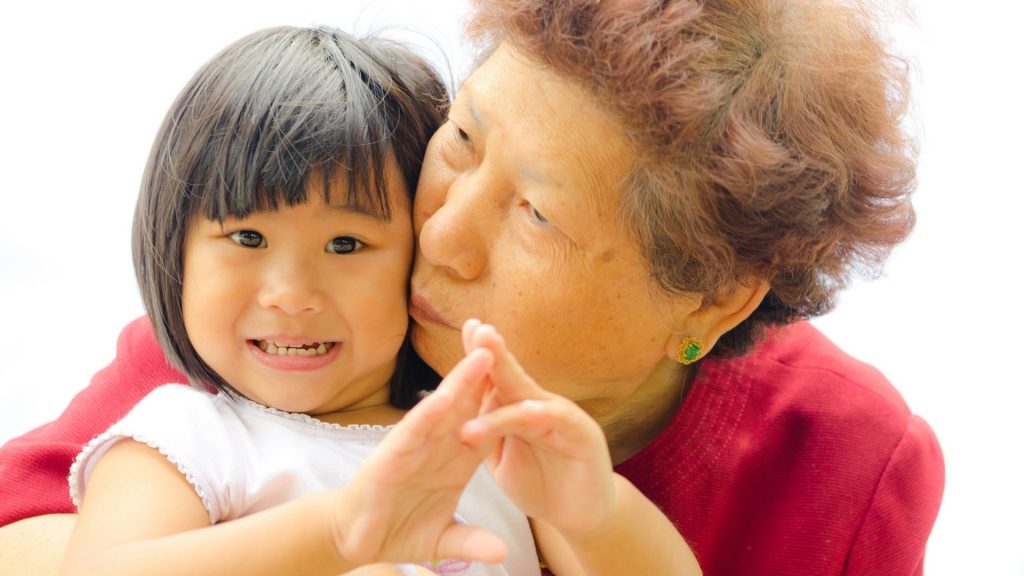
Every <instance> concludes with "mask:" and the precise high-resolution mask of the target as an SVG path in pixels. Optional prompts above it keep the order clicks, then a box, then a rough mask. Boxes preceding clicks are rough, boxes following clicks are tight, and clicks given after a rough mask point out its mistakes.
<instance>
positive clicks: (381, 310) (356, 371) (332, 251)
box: [182, 170, 413, 419]
mask: <svg viewBox="0 0 1024 576" xmlns="http://www.w3.org/2000/svg"><path fill="white" fill-rule="evenodd" d="M340 173H341V171H340V170H339V171H338V172H337V173H336V174H340ZM310 180H311V181H310V189H309V198H310V200H309V202H307V203H306V204H302V205H298V206H292V207H281V208H280V209H278V210H276V211H266V212H258V213H254V214H251V215H250V216H248V217H247V218H244V219H229V220H226V221H225V222H224V223H223V224H221V223H219V222H217V221H211V220H206V219H205V218H202V217H197V218H194V219H193V221H192V223H191V225H190V227H189V230H188V235H187V238H186V242H185V253H184V254H185V255H184V271H185V272H184V275H185V278H184V284H183V287H182V306H183V308H184V319H185V328H186V330H187V331H188V336H189V339H190V340H191V342H192V344H193V346H194V347H195V349H196V351H197V352H198V353H199V355H200V357H202V359H203V360H204V361H205V362H206V363H207V364H209V365H210V367H211V368H213V369H214V370H215V371H216V372H217V373H218V374H220V376H221V377H222V378H223V379H224V380H225V381H227V382H228V383H229V384H230V385H231V386H232V387H234V388H235V389H236V390H237V391H239V392H240V393H242V394H244V395H245V396H246V397H248V398H250V399H252V400H254V401H256V402H259V403H261V404H264V405H267V406H272V407H275V408H278V409H281V410H286V411H289V412H304V413H307V414H311V415H319V416H324V415H329V414H331V413H335V412H338V411H346V412H350V411H355V410H359V409H363V408H373V407H377V406H384V405H387V401H388V383H389V379H390V377H391V374H392V372H394V369H395V357H396V354H397V353H398V350H399V348H400V347H401V345H402V341H403V338H404V337H405V333H406V329H407V326H408V316H407V310H406V299H407V288H408V284H407V282H408V277H409V267H410V264H411V260H412V245H413V236H412V223H411V219H410V214H409V201H408V195H407V194H406V191H405V189H404V186H402V185H401V181H402V180H401V176H400V175H399V173H398V171H397V170H391V171H390V172H389V178H388V180H389V182H390V183H391V184H390V188H391V189H390V191H389V193H390V197H391V204H392V212H393V217H392V219H391V222H384V221H382V220H379V219H377V218H376V217H374V216H371V215H367V214H365V213H361V212H359V211H356V210H354V209H352V208H351V207H347V206H343V205H340V204H335V203H333V202H332V203H331V204H327V203H325V202H324V201H323V199H322V193H321V182H320V180H319V178H316V177H314V178H311V179H310ZM345 192H346V182H345V181H344V180H343V179H342V178H341V176H336V178H335V181H334V183H333V190H332V197H336V198H345V196H346V193H345ZM327 419H330V418H327Z"/></svg>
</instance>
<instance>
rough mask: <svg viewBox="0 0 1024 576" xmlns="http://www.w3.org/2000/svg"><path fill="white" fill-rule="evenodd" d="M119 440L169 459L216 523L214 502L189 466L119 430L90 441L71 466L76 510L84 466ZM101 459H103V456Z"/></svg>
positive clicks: (138, 436)
mask: <svg viewBox="0 0 1024 576" xmlns="http://www.w3.org/2000/svg"><path fill="white" fill-rule="evenodd" d="M119 438H120V439H124V440H135V441H136V442H141V443H143V444H145V445H146V446H149V447H150V448H153V449H154V450H156V451H157V452H159V453H160V454H161V455H162V456H163V457H164V458H167V460H168V461H169V462H170V463H171V464H174V465H175V466H176V467H177V468H178V472H181V474H182V476H184V477H185V480H187V481H188V483H189V484H190V485H191V486H192V489H193V490H195V491H196V495H197V496H199V499H200V500H201V501H202V503H203V508H205V509H206V513H207V515H208V516H209V519H210V524H211V525H212V524H214V523H215V520H216V519H215V518H214V517H213V502H212V501H211V500H210V495H209V494H207V493H206V491H205V490H203V488H202V487H201V486H199V484H198V483H197V482H196V479H195V476H194V475H193V474H192V471H191V470H190V469H189V467H188V466H185V465H184V464H183V463H181V462H178V461H177V459H176V458H174V457H173V456H171V455H170V454H168V453H167V452H166V451H165V450H164V449H163V448H161V447H160V446H159V445H157V443H156V442H155V441H153V440H149V439H147V438H146V437H145V436H144V435H141V434H128V433H125V432H118V431H117V430H108V431H106V432H104V433H103V434H100V435H99V436H96V437H95V438H93V439H92V440H91V441H89V443H88V444H86V445H85V448H83V449H82V451H81V452H79V453H78V456H77V457H76V458H75V461H74V462H73V463H72V464H71V471H70V472H69V473H68V488H69V490H70V492H71V502H72V503H73V504H74V505H75V509H76V510H77V509H78V507H79V506H81V503H82V492H81V489H80V487H79V480H80V478H81V477H82V476H81V474H79V471H80V470H81V468H82V466H83V465H85V461H86V460H87V459H89V458H90V457H92V456H93V453H94V452H96V450H97V449H99V448H100V447H101V446H103V445H104V444H106V443H107V442H110V441H113V440H115V439H119ZM112 445H113V442H112V443H111V446H112ZM108 450H109V448H108ZM100 457H101V458H102V455H101V456H100Z"/></svg>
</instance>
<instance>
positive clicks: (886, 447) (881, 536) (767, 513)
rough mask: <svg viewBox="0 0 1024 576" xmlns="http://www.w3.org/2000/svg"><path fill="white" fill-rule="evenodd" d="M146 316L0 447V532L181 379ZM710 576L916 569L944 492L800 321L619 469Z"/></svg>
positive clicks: (44, 507) (834, 353)
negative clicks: (36, 424) (57, 403)
mask: <svg viewBox="0 0 1024 576" xmlns="http://www.w3.org/2000/svg"><path fill="white" fill-rule="evenodd" d="M183 381H184V378H182V376H181V375H180V374H179V373H177V372H175V371H174V370H173V369H172V368H171V367H170V366H169V365H168V364H167V362H166V361H165V360H164V357H163V354H162V353H161V351H160V348H159V346H158V345H157V343H156V340H155V338H154V337H153V332H152V330H151V328H150V325H149V323H148V321H147V320H146V319H144V318H142V319H139V320H136V321H134V322H132V323H131V324H129V325H128V326H127V327H126V328H125V329H124V331H123V332H122V334H121V336H120V338H119V339H118V346H117V357H116V358H115V359H114V361H113V362H112V363H111V364H110V365H109V366H107V367H106V368H105V369H103V370H102V371H100V372H99V373H97V374H96V376H94V377H93V380H92V382H91V383H90V385H89V387H88V388H86V389H85V390H83V391H82V392H81V393H79V394H78V395H77V396H76V397H75V398H74V400H72V402H71V404H70V406H68V408H67V410H65V412H64V413H63V414H62V415H61V416H60V418H58V419H57V420H55V421H54V422H51V423H49V424H46V425H44V426H42V427H40V428H37V429H35V430H33V431H31V432H29V433H27V434H25V435H24V436H21V437H19V438H16V439H14V440H11V441H10V442H8V443H7V444H6V445H4V446H3V447H2V448H0V525H4V524H8V523H10V522H14V521H17V520H20V519H22V518H27V517H30V516H38V515H41V514H51V513H59V512H73V511H74V509H73V507H72V505H71V501H70V497H69V495H68V486H67V474H68V470H69V468H70V466H71V461H72V459H73V458H74V457H75V456H76V455H77V454H78V451H79V450H80V449H81V447H82V445H84V444H85V443H86V442H88V441H89V440H90V439H92V437H93V436H95V435H96V434H99V433H100V432H102V431H104V430H106V428H107V427H109V426H110V425H111V424H113V423H114V422H115V421H116V420H118V419H119V418H120V417H121V416H123V415H124V414H125V413H126V412H127V411H128V410H129V409H130V408H131V407H132V406H133V405H134V404H135V403H136V402H138V401H139V399H141V398H142V397H143V396H145V395H146V393H148V392H149V391H150V390H151V389H152V388H154V387H155V386H158V385H160V384H164V383H167V382H183ZM617 471H618V472H620V473H621V474H623V475H624V476H626V477H627V478H629V479H630V481H632V482H633V483H634V484H635V485H636V486H637V487H638V488H639V489H640V490H642V491H643V492H644V494H646V495H647V496H648V497H649V498H651V500H653V501H654V502H655V503H657V504H658V505H659V506H660V507H661V508H662V510H664V512H665V514H666V515H668V516H669V518H671V519H672V520H673V522H675V524H676V526H677V527H678V528H679V531H680V532H681V533H682V535H683V536H684V537H685V538H686V540H687V542H689V543H690V545H691V546H692V547H693V549H694V552H695V553H696V554H697V558H698V560H699V561H700V564H701V567H702V568H703V570H704V574H705V575H707V576H718V575H733V574H735V575H741V576H756V575H760V574H765V575H768V574H770V575H785V574H793V575H800V576H806V575H811V574H843V575H846V576H861V575H863V576H878V575H886V574H892V575H900V576H909V575H914V574H920V573H921V571H922V562H923V558H924V548H925V541H926V540H927V538H928V534H929V532H930V531H931V527H932V524H933V523H934V521H935V516H936V514H937V512H938V508H939V502H940V500H941V497H942V488H943V481H944V472H943V461H942V454H941V452H940V450H939V446H938V443H937V441H936V439H935V436H934V434H933V433H932V432H931V430H930V429H929V428H928V425H927V424H926V423H925V422H924V421H923V420H921V419H920V418H918V417H916V416H914V415H913V414H911V413H910V411H909V410H908V409H907V406H906V404H905V403H904V402H903V400H902V399H901V398H900V396H899V394H897V392H896V391H895V390H894V389H893V388H892V386H890V385H889V383H888V382H887V381H886V380H885V378H884V377H883V376H882V375H881V374H879V373H878V371H876V370H874V369H873V368H871V367H870V366H867V365H865V364H862V363H860V362H857V361H856V360H853V359H852V358H850V357H849V356H847V355H845V354H844V353H843V352H841V351H840V350H839V349H838V348H836V347H835V346H834V345H833V344H832V343H831V342H829V341H828V340H827V339H826V338H825V337H824V336H823V335H822V334H821V333H820V332H818V331H817V330H816V329H815V328H813V327H812V326H811V325H810V324H807V323H798V324H795V325H793V326H791V327H788V328H785V329H783V330H780V331H778V332H777V333H775V334H774V335H773V336H772V337H771V338H770V339H769V340H767V341H765V342H764V343H762V344H761V345H759V346H758V347H757V348H756V349H755V350H754V351H752V352H751V353H750V354H748V355H747V356H744V357H742V358H733V359H726V360H704V361H702V362H701V369H700V373H699V374H698V376H697V378H695V380H694V382H693V385H692V388H691V390H690V392H689V395H688V396H687V398H686V401H685V403H684V405H683V407H682V409H681V410H680V411H679V413H678V414H677V415H676V417H675V419H674V420H673V422H672V423H671V424H670V425H669V427H668V428H667V429H666V430H665V431H664V432H663V433H662V434H661V435H660V436H659V437H658V438H656V439H655V440H654V442H652V443H651V444H650V445H649V446H648V447H647V448H645V449H644V450H643V451H641V452H640V453H639V454H637V455H636V456H634V457H633V458H631V459H630V460H628V461H627V462H624V463H623V464H621V465H620V466H618V467H617Z"/></svg>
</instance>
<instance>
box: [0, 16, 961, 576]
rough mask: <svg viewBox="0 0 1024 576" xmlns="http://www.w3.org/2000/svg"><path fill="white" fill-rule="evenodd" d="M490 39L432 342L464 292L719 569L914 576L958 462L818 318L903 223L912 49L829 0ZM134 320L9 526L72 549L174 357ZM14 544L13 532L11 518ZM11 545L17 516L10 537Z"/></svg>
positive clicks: (456, 124) (445, 133)
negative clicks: (94, 478)
mask: <svg viewBox="0 0 1024 576" xmlns="http://www.w3.org/2000/svg"><path fill="white" fill-rule="evenodd" d="M471 29H472V31H473V33H474V36H475V38H476V39H477V40H478V41H479V43H480V45H481V46H482V47H483V48H484V58H483V60H482V63H481V64H480V65H479V66H478V68H477V69H476V70H475V72H473V74H472V75H471V76H470V77H469V78H468V79H467V81H466V82H465V84H464V85H463V87H462V88H461V90H460V92H459V94H458V97H457V98H456V99H455V101H454V103H453V105H452V108H451V111H450V116H449V120H448V122H447V123H446V124H445V125H444V126H443V127H442V128H441V129H440V130H439V131H438V133H437V134H435V136H434V137H433V139H432V140H431V143H430V145H429V147H428V150H427V153H426V157H425V160H424V165H423V170H422V174H421V178H420V182H419V186H418V189H417V196H416V201H415V213H414V221H415V228H416V233H417V235H418V238H419V244H418V252H417V255H416V261H415V268H414V271H413V276H412V281H411V284H412V294H411V298H410V310H411V315H412V318H413V320H414V321H415V323H414V325H413V326H412V329H411V334H412V342H413V344H414V346H415V349H416V351H417V352H418V353H419V355H420V356H421V357H422V358H423V360H425V361H426V363H427V364H428V365H429V366H430V367H431V368H432V369H433V370H434V371H436V372H438V373H440V374H445V373H446V372H447V371H448V370H449V369H450V368H451V367H452V366H453V365H454V363H455V362H456V361H457V360H458V359H459V358H460V357H461V356H462V351H463V347H462V342H461V339H460V334H459V327H460V326H461V325H462V323H463V321H464V320H466V319H467V318H471V317H475V318H480V319H482V320H484V321H486V322H488V323H490V324H493V325H494V326H496V327H497V328H498V329H499V330H500V331H501V332H502V334H504V336H505V338H506V340H507V341H508V345H509V348H510V349H511V350H512V351H513V352H514V353H515V355H516V357H517V359H518V361H519V362H520V363H521V364H522V366H523V367H524V368H525V370H526V371H527V372H529V374H530V376H532V378H533V379H534V380H535V381H536V382H537V383H539V385H540V386H539V387H538V386H536V385H534V384H533V381H532V380H529V379H525V378H524V382H523V383H522V384H521V386H522V388H523V389H524V390H526V391H527V392H526V395H528V396H532V397H536V398H538V399H541V400H543V399H545V398H549V397H550V396H549V393H551V392H553V393H557V394H559V395H562V396H565V397H568V398H569V399H571V400H573V401H575V402H576V403H577V404H579V406H581V407H582V408H583V409H585V410H586V412H587V413H589V414H590V415H591V416H592V417H593V418H594V419H595V420H596V421H597V422H598V423H599V424H600V425H601V427H602V428H603V430H604V433H605V435H606V437H607V440H608V445H609V448H610V451H611V455H612V460H613V461H614V462H615V464H616V468H615V470H616V472H617V473H618V474H620V475H621V476H622V477H624V478H625V479H627V480H628V481H629V482H631V483H632V484H633V485H635V486H636V487H637V488H639V490H640V491H642V492H643V494H644V495H646V496H647V497H648V498H649V499H650V500H651V501H653V502H654V503H655V504H657V505H658V506H659V507H660V508H661V510H662V511H663V512H664V514H665V515H667V516H668V518H669V519H670V520H671V521H672V522H673V523H674V525H675V526H676V528H677V529H678V530H679V532H680V534H682V536H683V537H684V538H685V539H686V541H687V542H688V543H689V544H690V545H691V546H692V548H693V551H694V553H695V554H696V556H697V558H698V560H699V561H700V564H701V567H702V568H703V570H704V573H705V574H711V575H715V574H743V575H752V574H845V575H876V574H898V575H912V574H920V573H921V572H922V566H923V557H924V548H925V541H926V540H927V537H928V533H929V531H930V529H931V526H932V524H933V522H934V520H935V515H936V513H937V510H938V506H939V501H940V499H941V493H942V486H943V463H942V457H941V453H940V451H939V448H938V445H937V443H936V440H935V438H934V436H933V434H932V432H931V431H930V429H929V428H928V426H927V425H926V424H925V423H924V421H922V420H921V419H920V418H918V417H916V416H914V415H913V414H911V413H910V411H909V410H908V408H907V406H906V405H905V404H904V403H903V401H902V399H901V398H900V397H899V395H898V394H897V393H896V391H895V390H894V389H893V388H892V387H891V386H890V384H889V383H888V382H887V381H886V380H885V379H884V377H883V376H882V375H881V374H879V373H878V372H877V371H876V370H874V369H872V368H871V367H869V366H867V365H865V364H862V363H860V362H858V361H856V360H854V359H852V358H850V357H849V356H847V355H845V354H844V353H843V352H842V351H840V350H838V349H837V348H836V347H835V346H834V345H833V344H831V343H830V342H829V341H828V340H827V339H826V338H825V337H824V336H822V335H821V334H820V333H819V332H817V331H816V330H815V329H814V328H813V327H812V326H811V325H810V324H808V323H806V322H804V321H802V320H803V319H806V318H808V317H811V316H815V315H818V314H822V313H824V312H827V311H829V310H830V309H831V308H832V307H833V305H834V304H835V300H836V295H837V293H838V291H839V290H840V289H842V288H843V287H844V286H845V285H846V284H847V282H848V280H849V279H850V277H851V274H852V273H854V272H868V273H870V272H871V271H873V270H875V269H876V268H877V267H878V266H879V265H880V264H881V262H882V260H883V259H884V258H885V256H886V255H887V254H888V252H889V251H890V249H891V248H892V247H893V246H894V245H896V244H897V243H899V242H900V241H902V240H903V239H904V238H905V237H906V236H907V234H908V233H909V231H910V229H911V227H912V225H913V221H914V216H913V211H912V209H911V206H910V203H909V195H910V193H911V191H912V189H913V187H914V167H915V166H914V161H913V156H912V150H913V146H912V143H911V142H909V141H908V139H907V137H906V135H905V134H904V132H903V131H902V129H901V120H902V117H903V112H904V110H905V106H906V99H905V98H906V80H905V77H904V72H905V68H904V66H903V65H902V62H901V61H900V60H899V59H897V58H895V57H893V56H892V55H891V54H890V53H889V52H888V47H887V46H886V45H885V43H884V42H883V40H882V37H881V36H880V35H879V33H878V31H877V30H876V29H875V26H874V22H873V19H872V16H871V14H870V12H869V9H868V8H867V7H865V6H860V5H857V4H856V2H846V1H839V0H821V1H817V2H807V1H803V0H773V1H767V0H725V1H720V2H719V1H710V0H709V1H706V2H698V1H695V0H603V1H602V0H566V1H562V2H550V1H548V0H500V1H499V0H494V1H481V2H480V3H479V5H478V6H477V8H476V11H475V16H474V20H473V22H472V24H471ZM180 378H181V377H180V376H179V375H177V374H176V373H175V372H174V371H173V370H172V369H171V368H170V367H168V366H167V365H166V363H165V362H164V361H163V359H162V357H161V356H160V353H159V348H158V346H157V345H156V343H155V341H154V339H153V336H152V331H151V329H150V327H149V326H148V324H147V323H146V322H145V321H137V322H135V323H133V324H131V325H129V326H128V327H127V328H126V329H125V332H124V333H123V335H122V337H121V339H120V342H119V347H118V357H117V358H116V359H115V361H114V363H113V364H112V365H111V366H110V367H108V368H107V369H106V370H104V371H102V372H100V373H99V374H98V375H97V376H96V378H95V379H94V380H93V382H92V384H91V385H90V387H89V388H88V389H87V390H86V391H84V392H82V393H81V394H80V395H79V396H78V397H76V399H75V400H74V401H73V402H72V404H71V406H70V408H69V409H68V411H67V412H65V413H64V415H62V416H61V418H60V419H59V420H57V421H55V422H53V423H51V424H49V425H47V426H45V427H43V428H40V429H37V430H35V431H33V432H31V433H29V434H27V435H25V436H23V437H21V438H19V439H16V440H14V441H12V442H11V443H9V444H8V445H7V446H5V447H4V449H3V452H2V454H0V496H2V497H0V523H5V524H6V523H11V522H14V521H17V520H21V519H25V518H29V517H36V516H44V515H48V516H44V517H41V518H32V519H29V520H23V521H21V522H18V523H17V524H14V525H13V526H11V527H8V528H4V529H3V530H2V531H0V537H2V538H3V539H4V541H5V542H7V543H17V545H19V546H23V548H21V550H23V551H25V554H26V556H25V557H26V558H28V560H25V562H27V563H29V564H36V563H38V564H44V563H45V561H46V559H47V558H49V557H51V556H59V554H60V550H62V546H63V545H64V544H65V542H66V533H65V531H66V530H67V526H68V525H70V524H71V523H72V522H73V517H71V516H57V515H56V514H60V513H67V512H70V511H72V508H71V504H70V502H69V499H68V495H67V488H66V484H65V481H64V477H65V476H66V472H67V469H68V466H69V465H70V460H71V458H72V457H73V456H74V454H75V453H77V451H78V449H79V448H80V445H81V444H82V443H83V442H85V441H87V440H88V439H89V438H90V437H91V436H92V435H94V434H96V433H98V432H100V431H102V430H103V429H104V428H105V427H106V426H108V425H109V424H110V423H111V422H112V421H113V420H114V419H116V418H117V416H118V415H120V414H121V413H123V412H124V411H126V410H127V409H128V408H129V407H130V406H131V405H133V403H134V402H136V401H137V400H138V398H140V397H141V396H142V395H144V394H145V393H146V392H147V391H148V390H149V389H151V388H152V387H153V386H155V385H157V384H160V383H163V382H166V381H171V380H180ZM9 545H14V544H9ZM5 546H8V544H5Z"/></svg>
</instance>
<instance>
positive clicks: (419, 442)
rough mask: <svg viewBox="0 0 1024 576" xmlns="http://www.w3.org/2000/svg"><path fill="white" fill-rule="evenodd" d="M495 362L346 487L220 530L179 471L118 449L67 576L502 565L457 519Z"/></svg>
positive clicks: (496, 548)
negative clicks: (468, 436)
mask: <svg viewBox="0 0 1024 576" xmlns="http://www.w3.org/2000/svg"><path fill="white" fill-rule="evenodd" d="M492 362H493V358H492V356H491V354H490V352H488V351H486V350H480V351H478V352H477V353H474V354H473V355H470V356H467V357H466V358H465V359H464V360H463V362H461V363H460V364H459V365H458V366H457V367H456V369H454V370H453V371H452V373H451V375H450V376H449V377H448V378H446V379H445V381H444V382H442V384H441V386H440V387H439V388H438V390H437V391H436V392H435V393H433V394H431V395H430V396H429V397H428V398H426V399H425V400H423V401H422V402H420V403H419V404H418V405H417V406H416V407H415V408H413V410H411V411H410V412H409V413H408V414H407V415H406V417H405V418H404V419H403V420H402V422H400V423H399V424H398V426H396V427H395V428H394V430H392V432H391V433H389V434H388V435H387V437H386V438H385V439H384V441H383V442H382V443H381V445H380V446H379V447H378V449H377V450H375V451H374V453H373V454H372V455H371V456H370V458H368V459H367V461H366V462H365V463H364V464H363V466H362V467H361V468H360V471H359V472H358V473H357V474H356V476H355V478H354V479H353V480H352V482H351V483H349V484H348V485H347V486H345V487H344V488H342V489H339V490H335V491H330V492H324V493H320V494H314V495H312V496H308V497H305V498H302V499H299V500H295V501H292V502H289V503H286V504H282V505H280V506H277V507H275V508H271V509H269V510H265V511H262V512H258V513H255V514H252V515H250V516H246V517H243V518H240V519H238V520H233V521H230V522H224V523H222V524H217V525H215V526H209V520H208V516H207V512H206V510H205V508H204V507H203V505H202V503H201V501H200V499H199V497H198V496H197V495H196V493H195V491H194V489H193V488H192V486H191V485H190V484H189V483H188V481H187V480H186V479H185V478H184V477H183V476H182V474H181V473H180V472H179V471H178V469H177V468H176V466H174V465H173V464H171V463H170V462H169V461H168V460H167V459H166V458H165V457H163V456H162V455H160V454H159V453H158V452H157V451H156V450H154V449H152V448H150V447H148V446H145V445H143V444H140V443H137V442H134V441H123V442H120V443H118V444H116V445H114V446H113V447H112V448H111V449H110V450H109V451H108V452H107V453H106V454H104V455H103V456H102V457H101V459H100V460H99V462H98V463H97V464H96V467H95V469H94V470H93V472H92V476H91V477H90V481H89V485H88V489H87V490H86V492H85V496H84V499H83V502H82V505H81V508H80V514H79V516H80V518H79V521H78V524H77V526H76V527H75V530H74V532H73V534H72V537H71V544H70V545H69V547H68V553H67V556H66V558H65V561H64V564H63V567H62V574H65V575H76V576H77V575H86V574H95V575H104V576H108V575H109V576H116V575H118V574H148V575H154V576H159V575H165V574H197V573H202V574H211V575H212V574H240V573H242V574H251V575H259V574H267V575H271V574H325V575H331V576H334V575H337V574H340V573H343V572H347V571H350V570H353V569H355V568H357V567H360V566H364V565H367V564H373V563H377V562H407V561H426V560H431V559H434V558H444V557H452V558H465V559H469V560H479V561H484V562H495V561H499V560H501V559H502V558H503V557H504V553H505V548H504V545H503V543H502V542H501V541H500V540H499V539H498V538H497V537H496V536H494V535H493V534H490V533H489V532H486V531H484V530H482V529H479V528H474V527H470V526H464V525H459V524H456V523H455V522H454V518H453V515H454V512H455V507H456V505H457V503H458V500H459V496H460V495H461V493H462V489H463V488H464V486H465V485H466V483H467V482H468V481H469V479H470V478H471V477H472V475H473V472H474V471H475V470H476V468H477V466H478V465H479V462H480V461H481V458H482V455H481V454H480V453H478V452H476V451H474V450H473V449H472V448H470V447H468V446H467V445H465V444H463V443H462V442H460V441H459V438H458V437H459V434H458V430H459V428H460V427H461V425H462V424H463V423H464V422H465V421H466V420H468V419H470V418H472V417H473V416H475V415H476V414H477V412H478V409H479V405H480V401H481V397H482V394H483V387H484V386H483V384H484V381H485V379H486V374H487V372H488V370H489V369H490V367H491V364H492ZM183 425H187V424H185V423H183Z"/></svg>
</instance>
